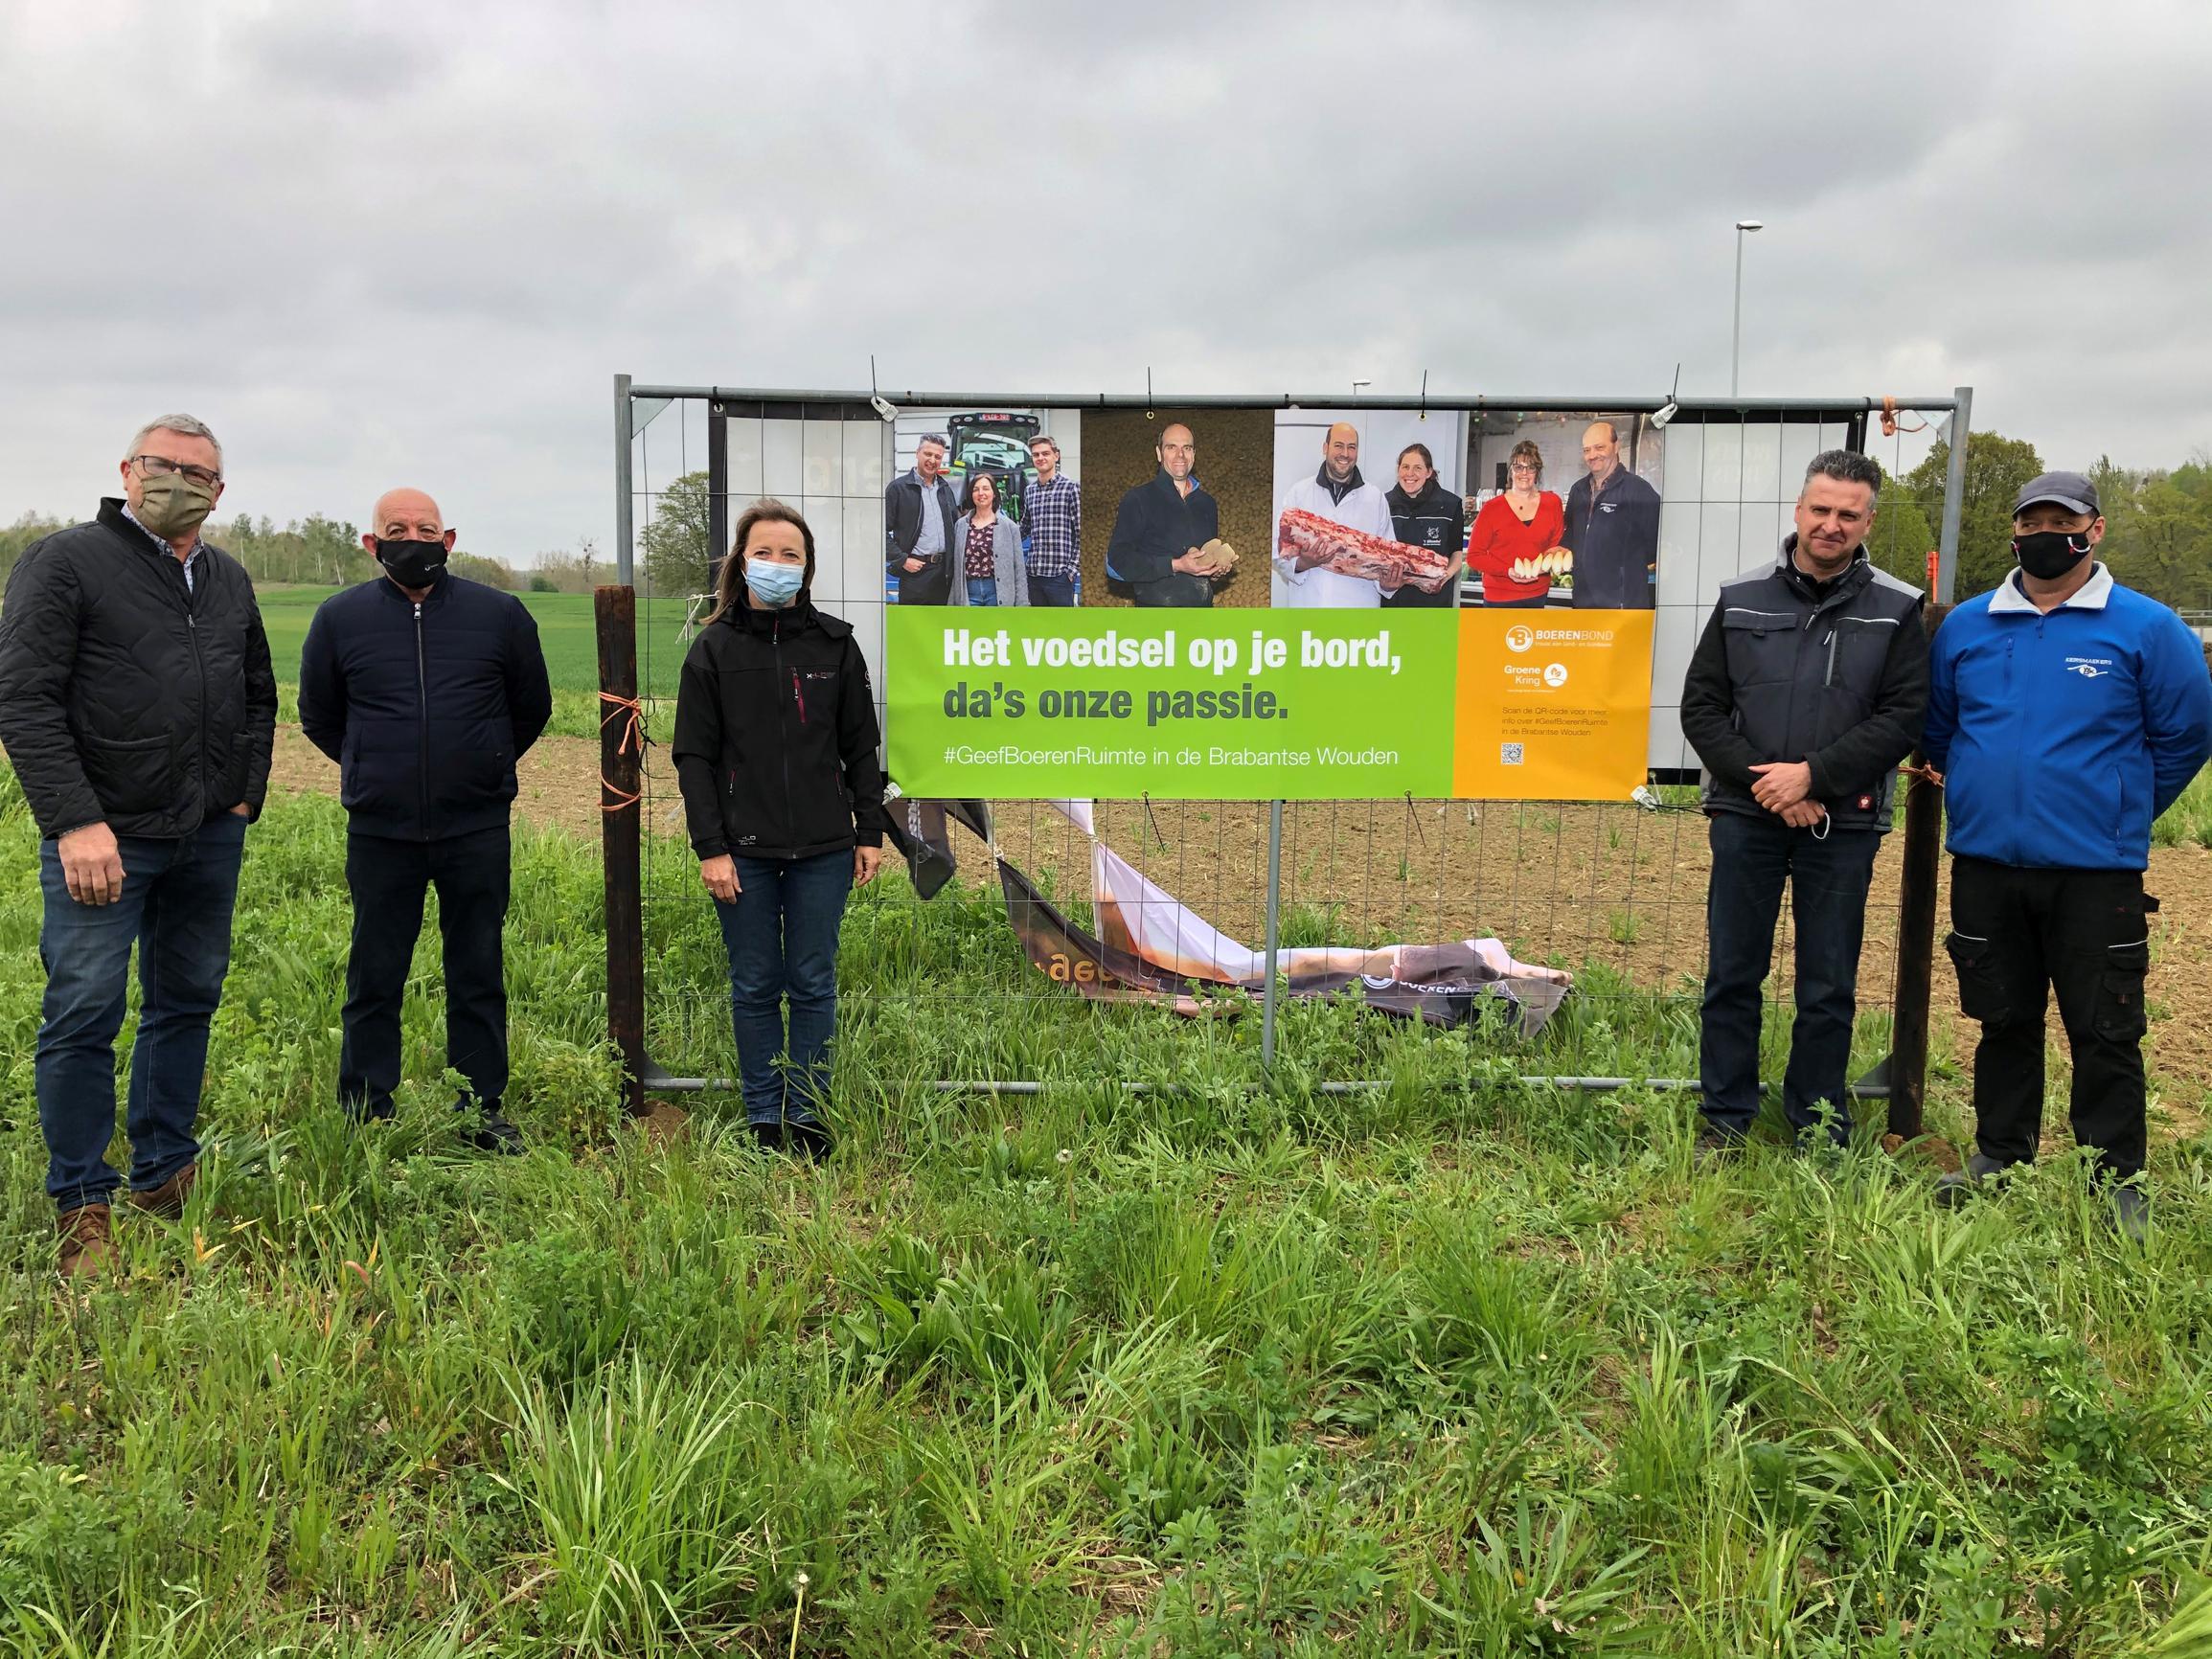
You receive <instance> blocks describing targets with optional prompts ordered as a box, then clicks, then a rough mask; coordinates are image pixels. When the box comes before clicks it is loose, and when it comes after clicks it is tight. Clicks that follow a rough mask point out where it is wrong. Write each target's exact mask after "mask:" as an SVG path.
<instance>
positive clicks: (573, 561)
mask: <svg viewBox="0 0 2212 1659" xmlns="http://www.w3.org/2000/svg"><path fill="white" fill-rule="evenodd" d="M1949 470H1950V446H1949V445H1948V444H1945V443H1937V444H1936V445H1935V446H1934V447H1933V448H1932V449H1930V450H1929V451H1928V453H1927V455H1926V456H1925V457H1924V458H1923V459H1922V460H1921V462H1920V464H1919V465H1918V466H1914V467H1913V468H1912V469H1911V470H1910V471H1908V472H1904V473H1902V474H1900V475H1898V476H1896V477H1892V478H1886V479H1885V480H1884V481H1883V483H1882V487H1881V506H1880V509H1879V511H1877V512H1876V515H1875V524H1874V533H1873V534H1872V536H1871V537H1869V540H1868V552H1869V554H1870V556H1871V557H1873V559H1874V561H1875V563H1877V564H1879V565H1881V567H1882V568H1883V569H1884V570H1887V571H1890V572H1891V573H1892V574H1894V575H1896V576H1899V577H1902V578H1904V580H1907V581H1910V582H1913V583H1915V584H1916V585H1918V584H1922V583H1925V582H1926V581H1927V555H1928V551H1929V550H1930V549H1931V548H1933V547H1934V546H1935V545H1936V539H1937V532H1938V529H1939V521H1940V519H1941V517H1942V513H1943V490H1944V480H1945V477H1946V475H1947V473H1948V472H1949ZM2044 470H2046V464H2045V462H2044V460H2043V458H2042V457H2041V455H2040V454H2038V453H2037V451H2036V446H2035V445H2034V444H2033V443H2028V442H2027V441H2026V440H2025V439H2020V438H2007V437H2005V436H2004V435H2003V434H2001V433H1997V432H1977V433H1975V434H1974V435H1973V440H1972V442H1971V443H1969V444H1968V447H1967V463H1966V493H1965V497H1964V500H1963V503H1962V512H1961V517H1960V522H1959V561H1958V583H1957V589H1956V597H1958V598H1959V599H1968V598H1971V597H1972V596H1973V595H1974V594H1977V593H1982V592H1986V591H1987V590H1988V589H1990V588H1993V587H1995V586H1996V584H1997V583H1998V582H1999V581H2001V580H2004V576H2005V573H2006V572H2007V571H2009V570H2010V569H2012V565H2013V557H2012V516H2011V514H2012V504H2013V497H2014V495H2015V494H2016V493H2018V489H2019V488H2020V486H2021V485H2023V484H2025V483H2026V482H2027V481H2028V480H2029V479H2031V478H2033V477H2035V476H2036V475H2037V474H2038V473H2040V472H2042V471H2044ZM2089 477H2090V478H2091V479H2092V480H2093V481H2094V482H2095V484H2096V486H2097V492H2098V496H2099V499H2100V500H2101V501H2102V503H2103V506H2104V510H2105V525H2106V534H2105V541H2104V545H2103V546H2102V547H2101V548H2099V549H2098V557H2100V558H2102V559H2103V560H2104V561H2105V562H2106V564H2107V565H2109V567H2110V568H2111V572H2112V574H2113V576H2114V577H2115V578H2117V579H2118V580H2121V581H2123V582H2125V583H2127V584H2128V585H2129V586H2130V587H2132V588H2136V589H2139V590H2140V591H2142V592H2144V593H2147V594H2149V595H2150V596H2151V597H2152V598H2154V599H2156V600H2160V601H2163V602H2165V603H2167V604H2170V605H2172V606H2173V607H2174V608H2175V609H2176V610H2180V611H2212V457H2208V456H2203V455H2200V456H2198V457H2196V458H2195V459H2193V460H2191V461H2190V462H2189V463H2188V464H2187V465H2185V466H2178V467H2174V468H2171V469H2168V468H2162V467H2152V468H2135V467H2127V466H2117V465H2115V464H2114V463H2113V462H2112V461H2111V460H2109V458H2100V459H2099V460H2098V462H2097V463H2096V465H2095V466H2092V467H2090V468H2089ZM707 507H708V501H707V475H706V474H705V473H704V472H694V473H688V474H686V475H685V476H683V477H681V478H678V479H675V480H673V482H672V483H671V484H670V485H669V486H668V487H667V488H666V489H664V490H662V492H661V494H660V498H659V500H658V502H657V503H656V504H655V507H654V511H653V514H652V517H651V519H650V521H648V522H647V523H646V524H645V525H644V527H643V528H642V529H641V530H640V531H639V533H638V553H639V564H640V566H641V573H640V574H641V576H642V578H643V584H642V585H643V589H644V591H645V592H647V593H649V594H696V593H702V592H704V591H705V589H706V584H707V572H708V568H709V565H710V563H711V557H712V552H713V550H712V549H710V548H709V547H708V545H707V523H708V519H707ZM61 527H62V520H60V519H57V518H47V517H43V516H41V515H40V514H37V513H26V514H24V515H23V516H22V517H21V518H19V519H17V520H16V521H15V523H13V524H12V525H10V526H8V527H6V528H4V529H0V580H4V579H5V578H6V576H7V573H8V572H9V571H10V570H11V569H13V568H14V565H15V560H16V559H17V558H18V557H21V556H22V553H23V550H24V549H25V548H27V547H29V546H30V545H31V544H32V543H33V542H34V541H36V540H37V539H38V538H39V537H40V536H42V535H46V534H50V533H52V532H54V531H56V530H59V529H60V528H61ZM208 538H209V539H210V540H211V541H213V542H214V543H215V544H216V545H217V547H220V548H222V549H223V550H224V551H226V552H228V553H230V554H233V555H235V556H236V557H238V558H239V560H240V561H241V562H242V563H243V564H244V565H245V567H246V571H247V573H248V574H249V575H250V576H252V577H253V579H254V580H256V581H259V582H304V583H309V584H320V585H324V586H340V585H343V584H345V583H348V582H355V581H361V580H366V579H367V578H369V577H370V576H373V575H374V574H376V565H375V561H374V560H373V559H372V558H371V557H370V556H369V555H368V554H367V553H366V552H365V551H364V550H363V549H362V547H361V537H360V532H359V531H357V530H356V529H355V528H354V527H353V525H352V524H351V523H348V522H345V521H343V520H337V519H330V518H326V517H324V516H323V515H322V514H320V513H310V514H308V516H307V517H306V518H304V519H295V520H293V521H292V522H291V523H289V524H287V525H285V527H284V528H283V529H282V530H279V529H278V528H277V527H276V526H275V525H274V524H273V523H271V522H270V520H269V519H267V518H266V517H263V518H260V519H256V518H253V517H251V516H249V515H247V514H243V513H241V514H239V516H238V517H237V518H234V519H231V520H229V521H228V522H226V523H218V524H215V525H212V526H211V527H210V528H209V531H208ZM453 568H454V570H455V571H457V572H458V573H459V574H461V575H463V576H467V577H471V578H473V579H475V580H478V581H483V582H488V583H490V585H491V586H493V587H499V588H507V589H510V590H512V589H517V588H522V587H528V588H529V589H530V590H531V591H533V592H537V593H588V592H590V591H591V589H592V587H593V585H594V584H595V583H597V582H601V581H605V580H611V578H612V575H613V570H612V566H611V564H610V563H609V562H608V561H607V560H605V559H604V558H602V557H600V555H599V551H598V549H597V547H596V546H595V545H594V544H593V542H592V541H591V539H590V538H589V537H585V538H584V539H582V541H580V542H579V543H578V545H577V547H576V548H575V549H574V550H572V551H571V550H562V551H558V552H550V553H541V554H539V555H538V556H537V559H536V569H535V570H534V571H533V572H531V573H530V574H528V575H527V576H518V575H517V574H516V572H515V571H514V569H513V566H511V565H510V564H509V563H508V562H507V560H505V559H503V558H491V557H483V556H480V555H476V554H470V553H457V554H455V556H454V557H453Z"/></svg>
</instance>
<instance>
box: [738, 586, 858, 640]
mask: <svg viewBox="0 0 2212 1659" xmlns="http://www.w3.org/2000/svg"><path fill="white" fill-rule="evenodd" d="M722 621H723V622H725V623H727V624H729V625H730V626H732V627H734V628H737V629H739V630H740V631H741V632H744V633H750V634H766V633H769V632H772V631H773V630H774V628H775V626H776V625H777V624H778V623H781V624H783V625H785V627H786V629H787V631H790V632H797V631H799V630H800V629H803V628H820V629H821V630H822V631H823V632H824V633H826V634H828V635H829V636H830V637H831V638H832V639H833V640H839V639H843V638H845V636H846V635H848V634H850V633H851V632H852V631H853V625H852V624H851V623H849V622H846V621H845V620H843V619H842V618H841V617H833V616H831V615H830V614H829V613H828V612H826V611H818V610H816V609H815V608H814V602H813V599H812V598H811V596H810V595H808V594H805V593H802V594H800V595H799V597H798V598H797V599H795V600H793V601H792V602H790V603H789V604H787V605H786V606H784V608H783V609H782V610H767V609H764V607H762V606H760V605H755V604H747V603H746V602H745V601H744V598H743V596H740V597H739V599H738V602H736V603H735V604H733V605H731V606H730V608H729V609H728V610H726V611H724V612H723V613H722Z"/></svg>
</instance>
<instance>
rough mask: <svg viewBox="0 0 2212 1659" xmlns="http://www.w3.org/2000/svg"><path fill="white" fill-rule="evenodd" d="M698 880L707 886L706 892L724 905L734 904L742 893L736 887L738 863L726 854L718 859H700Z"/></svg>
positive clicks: (737, 886)
mask: <svg viewBox="0 0 2212 1659" xmlns="http://www.w3.org/2000/svg"><path fill="white" fill-rule="evenodd" d="M699 879H700V880H701V881H703V882H705V883H706V884H707V891H708V892H709V893H711V894H713V895H714V896H715V897H716V898H718V899H720V900H721V901H722V902H723V903H724V904H730V903H734V902H735V901H736V899H737V897H738V895H739V894H740V893H741V892H742V891H743V889H741V887H739V885H738V861H737V860H736V859H734V858H732V857H731V856H730V855H729V854H728V853H727V852H725V853H723V854H722V855H721V856H720V857H718V858H702V859H700V860H699Z"/></svg>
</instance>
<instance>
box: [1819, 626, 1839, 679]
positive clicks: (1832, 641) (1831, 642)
mask: <svg viewBox="0 0 2212 1659" xmlns="http://www.w3.org/2000/svg"><path fill="white" fill-rule="evenodd" d="M1835 684H1836V629H1834V628H1830V629H1829V630H1828V671H1827V672H1826V673H1825V674H1823V675H1822V676H1821V677H1820V689H1821V690H1822V691H1827V690H1828V689H1829V688H1830V687H1832V686H1833V685H1835Z"/></svg>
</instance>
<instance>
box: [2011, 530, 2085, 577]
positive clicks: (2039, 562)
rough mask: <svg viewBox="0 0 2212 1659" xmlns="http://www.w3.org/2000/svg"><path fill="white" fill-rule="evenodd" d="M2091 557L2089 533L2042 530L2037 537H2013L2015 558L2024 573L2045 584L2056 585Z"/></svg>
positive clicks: (2035, 535) (2037, 533)
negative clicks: (2050, 582) (2067, 573)
mask: <svg viewBox="0 0 2212 1659" xmlns="http://www.w3.org/2000/svg"><path fill="white" fill-rule="evenodd" d="M2088 554H2089V538H2088V535H2087V533H2085V532H2077V531H2064V530H2039V531H2037V532H2036V533H2035V534H2033V535H2016V536H2014V537H2013V557H2015V558H2017V559H2018V560H2019V561H2020V569H2022V570H2024V571H2026V572H2027V573H2028V575H2030V576H2032V577H2036V578H2038V579H2039V580H2043V581H2056V580H2058V579H2059V578H2060V577H2062V576H2064V575H2065V574H2066V572H2068V571H2069V570H2071V569H2073V568H2074V566H2075V565H2077V564H2079V563H2081V562H2082V560H2083V559H2085V558H2087V557H2088Z"/></svg>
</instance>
